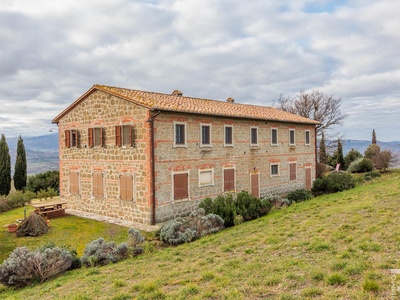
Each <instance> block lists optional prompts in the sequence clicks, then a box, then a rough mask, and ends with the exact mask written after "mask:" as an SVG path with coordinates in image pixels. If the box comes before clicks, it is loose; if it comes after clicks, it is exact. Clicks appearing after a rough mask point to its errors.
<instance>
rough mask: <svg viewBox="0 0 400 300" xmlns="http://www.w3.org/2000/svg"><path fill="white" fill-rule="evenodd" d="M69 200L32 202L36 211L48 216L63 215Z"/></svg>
mask: <svg viewBox="0 0 400 300" xmlns="http://www.w3.org/2000/svg"><path fill="white" fill-rule="evenodd" d="M66 203H67V202H62V201H57V202H47V203H37V204H31V205H32V206H33V207H34V208H35V211H36V212H37V213H38V214H40V215H42V216H45V217H47V218H49V219H50V218H56V217H62V216H64V214H65V204H66Z"/></svg>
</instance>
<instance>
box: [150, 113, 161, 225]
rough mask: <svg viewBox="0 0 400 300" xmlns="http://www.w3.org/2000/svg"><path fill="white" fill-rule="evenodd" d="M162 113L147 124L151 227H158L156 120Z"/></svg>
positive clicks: (151, 118) (156, 114)
mask: <svg viewBox="0 0 400 300" xmlns="http://www.w3.org/2000/svg"><path fill="white" fill-rule="evenodd" d="M160 113H161V111H160V110H159V111H158V112H156V113H155V114H154V115H152V116H151V117H150V118H149V119H148V120H147V122H149V123H150V143H151V145H150V173H151V174H150V176H151V225H156V180H155V179H156V178H155V177H156V176H155V161H154V119H155V117H157V116H158V115H159V114H160Z"/></svg>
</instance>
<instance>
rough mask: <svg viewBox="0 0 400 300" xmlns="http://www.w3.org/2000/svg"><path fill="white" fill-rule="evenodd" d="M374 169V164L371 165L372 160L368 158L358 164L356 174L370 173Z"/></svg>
mask: <svg viewBox="0 0 400 300" xmlns="http://www.w3.org/2000/svg"><path fill="white" fill-rule="evenodd" d="M373 169H374V164H373V163H372V160H370V159H368V158H364V159H362V160H361V162H360V163H359V164H358V167H357V173H365V172H370V171H372V170H373Z"/></svg>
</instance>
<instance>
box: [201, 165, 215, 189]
mask: <svg viewBox="0 0 400 300" xmlns="http://www.w3.org/2000/svg"><path fill="white" fill-rule="evenodd" d="M210 185H214V169H208V170H199V187H201V186H210Z"/></svg>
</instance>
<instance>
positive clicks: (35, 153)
mask: <svg viewBox="0 0 400 300" xmlns="http://www.w3.org/2000/svg"><path fill="white" fill-rule="evenodd" d="M22 139H23V140H24V146H25V150H26V156H27V168H28V170H27V172H28V175H33V174H37V173H41V172H46V171H49V170H58V168H59V164H58V159H59V156H58V133H52V134H47V135H42V136H37V137H26V138H24V137H22ZM17 142H18V137H13V138H7V144H8V148H9V149H10V155H11V168H12V169H14V165H15V158H16V155H17ZM12 173H14V171H12Z"/></svg>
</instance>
